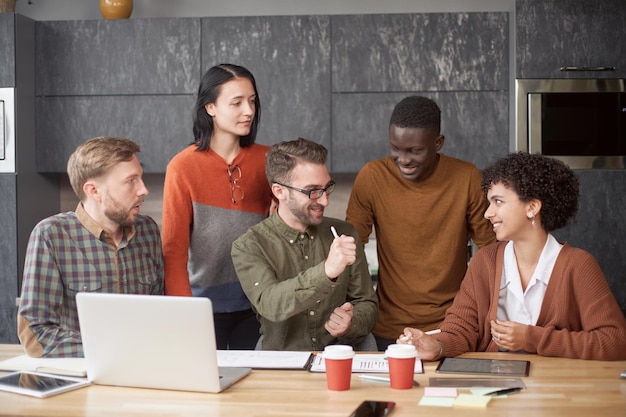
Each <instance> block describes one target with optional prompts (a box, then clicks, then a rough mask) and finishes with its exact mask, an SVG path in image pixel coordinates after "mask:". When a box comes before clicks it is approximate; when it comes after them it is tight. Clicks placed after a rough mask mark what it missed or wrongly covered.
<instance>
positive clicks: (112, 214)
mask: <svg viewBox="0 0 626 417" xmlns="http://www.w3.org/2000/svg"><path fill="white" fill-rule="evenodd" d="M109 202H110V203H111V204H108V205H107V208H106V209H105V210H104V215H105V216H107V217H108V218H109V219H110V220H112V221H114V222H115V223H117V224H119V225H120V226H122V227H125V226H132V225H134V224H135V222H136V221H137V218H136V217H135V218H133V217H132V216H131V214H130V210H125V209H124V208H122V206H121V205H120V204H119V203H118V202H117V201H115V199H114V198H112V197H111V196H109ZM141 202H142V201H141ZM141 202H139V203H141ZM133 207H135V205H133Z"/></svg>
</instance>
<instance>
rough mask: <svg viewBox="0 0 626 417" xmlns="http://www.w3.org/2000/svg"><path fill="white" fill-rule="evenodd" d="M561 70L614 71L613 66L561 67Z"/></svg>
mask: <svg viewBox="0 0 626 417" xmlns="http://www.w3.org/2000/svg"><path fill="white" fill-rule="evenodd" d="M561 71H615V67H561Z"/></svg>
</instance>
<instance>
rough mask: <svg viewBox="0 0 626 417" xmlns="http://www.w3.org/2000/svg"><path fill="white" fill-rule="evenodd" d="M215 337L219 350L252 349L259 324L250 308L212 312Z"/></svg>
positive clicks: (257, 334) (256, 337) (257, 337)
mask: <svg viewBox="0 0 626 417" xmlns="http://www.w3.org/2000/svg"><path fill="white" fill-rule="evenodd" d="M213 322H214V323H215V339H216V342H217V348H218V349H220V350H226V349H230V350H254V347H255V346H256V342H257V340H258V339H259V329H260V327H261V326H260V324H259V322H258V320H257V319H256V314H254V312H253V311H252V310H251V309H250V310H243V311H234V312H232V313H214V314H213Z"/></svg>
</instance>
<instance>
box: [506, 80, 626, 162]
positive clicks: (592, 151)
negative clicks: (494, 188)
mask: <svg viewBox="0 0 626 417" xmlns="http://www.w3.org/2000/svg"><path fill="white" fill-rule="evenodd" d="M516 112H517V120H516V124H517V126H516V141H517V143H516V148H517V150H524V151H528V152H531V153H541V154H544V155H549V156H552V157H555V158H557V159H561V160H563V161H564V162H566V163H567V164H568V165H569V166H570V167H571V168H574V169H579V168H581V169H584V168H601V169H624V168H625V167H626V80H624V79H519V80H516Z"/></svg>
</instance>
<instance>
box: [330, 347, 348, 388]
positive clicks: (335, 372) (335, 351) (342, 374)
mask: <svg viewBox="0 0 626 417" xmlns="http://www.w3.org/2000/svg"><path fill="white" fill-rule="evenodd" d="M322 357H323V358H324V364H325V366H326V383H327V384H328V389H329V390H332V391H346V390H349V389H350V380H351V379H352V358H353V357H354V351H353V350H352V346H348V345H330V346H326V348H325V349H324V353H322Z"/></svg>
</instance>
